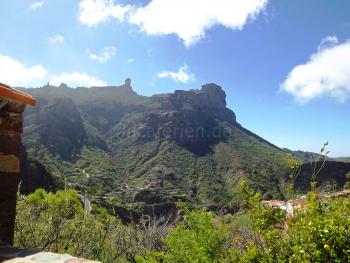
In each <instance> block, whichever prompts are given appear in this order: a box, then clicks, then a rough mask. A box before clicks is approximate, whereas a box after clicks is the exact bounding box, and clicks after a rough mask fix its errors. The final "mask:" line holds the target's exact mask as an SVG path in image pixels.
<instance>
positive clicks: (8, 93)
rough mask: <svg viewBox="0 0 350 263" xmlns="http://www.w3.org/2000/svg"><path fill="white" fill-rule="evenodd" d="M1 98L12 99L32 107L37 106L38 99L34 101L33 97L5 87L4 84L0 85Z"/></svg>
mask: <svg viewBox="0 0 350 263" xmlns="http://www.w3.org/2000/svg"><path fill="white" fill-rule="evenodd" d="M0 96H2V97H6V98H10V99H13V100H18V101H20V102H22V103H25V104H29V105H32V106H35V104H36V99H34V98H33V97H32V96H30V95H28V94H26V93H24V92H22V91H19V90H15V89H13V88H11V87H10V86H8V85H5V84H3V83H0Z"/></svg>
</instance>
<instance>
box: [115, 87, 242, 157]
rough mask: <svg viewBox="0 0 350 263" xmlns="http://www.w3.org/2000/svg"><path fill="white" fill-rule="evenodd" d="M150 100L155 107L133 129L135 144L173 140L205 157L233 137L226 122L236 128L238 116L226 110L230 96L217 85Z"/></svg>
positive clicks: (159, 96) (157, 96)
mask: <svg viewBox="0 0 350 263" xmlns="http://www.w3.org/2000/svg"><path fill="white" fill-rule="evenodd" d="M150 100H151V103H152V105H156V106H155V108H154V109H150V110H149V111H148V112H146V114H144V115H143V116H142V118H141V119H140V120H139V121H138V123H137V124H136V125H134V126H133V127H132V128H131V129H132V134H133V135H134V136H135V138H134V140H135V141H151V140H154V139H161V140H164V139H166V140H173V141H175V142H177V143H178V144H179V145H181V146H182V147H185V148H186V149H188V150H190V151H191V152H193V153H194V154H196V155H198V156H201V155H205V154H207V153H209V152H210V151H211V148H210V147H211V146H212V145H214V144H216V143H218V142H220V141H224V140H226V139H227V138H228V137H229V136H230V134H229V131H228V130H227V129H225V128H224V126H222V124H223V123H226V124H228V125H230V126H234V125H236V115H235V114H234V112H233V111H232V110H230V109H228V108H227V107H226V94H225V92H224V91H223V90H222V88H221V87H220V86H218V85H216V84H206V85H203V86H202V88H201V89H199V90H190V91H182V90H177V91H175V93H173V94H162V95H156V96H153V97H151V98H150ZM127 128H130V127H127ZM122 133H123V131H122ZM124 133H125V131H124ZM129 134H130V132H129Z"/></svg>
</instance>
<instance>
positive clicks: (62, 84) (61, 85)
mask: <svg viewBox="0 0 350 263" xmlns="http://www.w3.org/2000/svg"><path fill="white" fill-rule="evenodd" d="M58 87H59V88H68V86H67V84H66V83H61V84H60V85H59V86H58Z"/></svg>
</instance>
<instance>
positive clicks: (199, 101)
mask: <svg viewBox="0 0 350 263" xmlns="http://www.w3.org/2000/svg"><path fill="white" fill-rule="evenodd" d="M152 99H153V100H154V101H156V102H158V103H159V105H160V109H161V110H162V111H180V112H193V113H199V114H205V115H207V116H211V117H214V118H218V119H221V120H224V121H227V122H229V123H235V122H236V116H235V114H234V112H232V111H231V110H230V109H228V108H226V93H225V92H224V91H223V89H222V88H221V87H220V86H219V85H217V84H214V83H211V84H205V85H203V86H202V88H201V89H193V90H189V91H185V90H176V91H175V92H174V93H172V94H162V95H156V96H153V97H152Z"/></svg>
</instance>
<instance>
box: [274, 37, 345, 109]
mask: <svg viewBox="0 0 350 263" xmlns="http://www.w3.org/2000/svg"><path fill="white" fill-rule="evenodd" d="M325 44H327V45H325ZM329 44H331V45H329ZM281 89H282V90H284V91H285V92H287V93H290V94H292V95H293V96H294V97H295V98H296V99H297V100H298V101H300V102H302V103H305V102H308V101H310V100H312V99H315V98H318V97H322V96H331V97H334V98H336V99H337V100H338V101H340V102H344V101H346V99H347V98H348V97H349V95H350V41H346V42H344V43H341V44H338V39H337V38H335V37H327V38H325V39H323V40H322V41H321V45H320V47H319V49H318V51H317V52H316V53H315V54H313V55H312V56H311V57H310V60H309V61H308V62H307V63H305V64H301V65H298V66H296V67H295V68H294V69H293V70H292V71H291V72H290V73H289V75H288V77H287V78H286V80H285V81H284V83H283V84H282V85H281Z"/></svg>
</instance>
